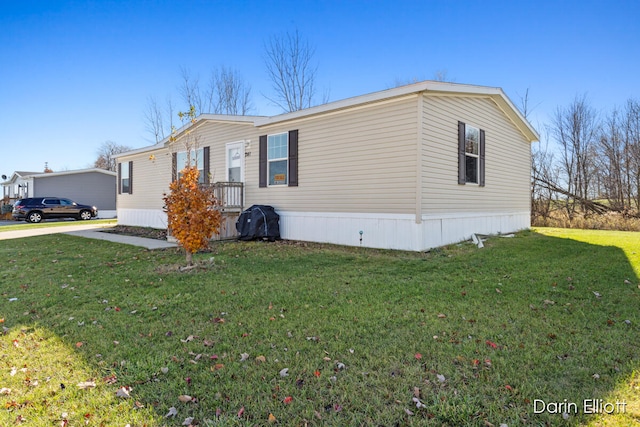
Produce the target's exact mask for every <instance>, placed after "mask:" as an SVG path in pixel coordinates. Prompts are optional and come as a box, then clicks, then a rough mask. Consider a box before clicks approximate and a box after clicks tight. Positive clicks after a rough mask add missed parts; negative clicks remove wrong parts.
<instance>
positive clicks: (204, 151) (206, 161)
mask: <svg viewBox="0 0 640 427" xmlns="http://www.w3.org/2000/svg"><path fill="white" fill-rule="evenodd" d="M202 156H203V157H204V159H203V160H204V161H203V162H202V163H203V166H204V183H205V184H209V181H210V179H209V175H210V173H209V172H210V165H209V147H204V148H203V149H202Z"/></svg>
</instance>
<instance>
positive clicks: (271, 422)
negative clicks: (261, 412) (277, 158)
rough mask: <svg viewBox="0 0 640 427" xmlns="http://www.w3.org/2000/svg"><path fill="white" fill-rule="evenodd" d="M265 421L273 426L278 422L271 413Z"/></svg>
mask: <svg viewBox="0 0 640 427" xmlns="http://www.w3.org/2000/svg"><path fill="white" fill-rule="evenodd" d="M267 421H268V422H269V424H273V423H275V422H276V421H278V420H277V419H276V417H275V416H274V415H273V414H272V413H269V417H268V418H267Z"/></svg>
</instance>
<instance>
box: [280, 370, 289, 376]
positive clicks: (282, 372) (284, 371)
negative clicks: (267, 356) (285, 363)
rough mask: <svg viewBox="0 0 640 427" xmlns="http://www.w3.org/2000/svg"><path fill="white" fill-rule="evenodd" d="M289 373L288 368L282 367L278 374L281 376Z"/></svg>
mask: <svg viewBox="0 0 640 427" xmlns="http://www.w3.org/2000/svg"><path fill="white" fill-rule="evenodd" d="M288 375H289V368H284V369H282V370H280V376H281V377H286V376H288Z"/></svg>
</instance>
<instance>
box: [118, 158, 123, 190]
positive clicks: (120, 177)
mask: <svg viewBox="0 0 640 427" xmlns="http://www.w3.org/2000/svg"><path fill="white" fill-rule="evenodd" d="M118 194H122V163H118Z"/></svg>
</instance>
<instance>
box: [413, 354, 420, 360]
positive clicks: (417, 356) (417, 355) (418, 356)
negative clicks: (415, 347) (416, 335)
mask: <svg viewBox="0 0 640 427" xmlns="http://www.w3.org/2000/svg"><path fill="white" fill-rule="evenodd" d="M414 357H415V358H416V359H418V360H420V359H422V354H420V353H416V354H415V355H414Z"/></svg>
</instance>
